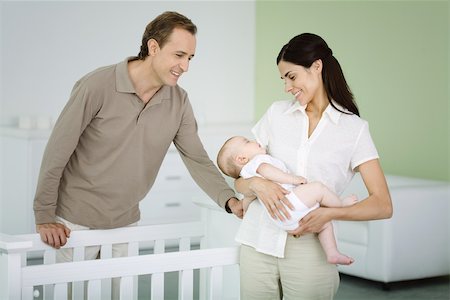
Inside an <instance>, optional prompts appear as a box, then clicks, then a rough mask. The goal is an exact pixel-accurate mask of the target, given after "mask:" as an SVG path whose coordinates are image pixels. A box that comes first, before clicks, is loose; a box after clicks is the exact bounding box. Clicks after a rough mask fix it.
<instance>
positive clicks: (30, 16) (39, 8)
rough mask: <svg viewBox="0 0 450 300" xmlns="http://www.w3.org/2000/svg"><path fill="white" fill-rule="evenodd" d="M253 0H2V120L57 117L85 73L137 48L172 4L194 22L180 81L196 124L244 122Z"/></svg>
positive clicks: (249, 96) (248, 109) (250, 99)
mask: <svg viewBox="0 0 450 300" xmlns="http://www.w3.org/2000/svg"><path fill="white" fill-rule="evenodd" d="M254 6H255V4H254V1H237V2H235V1H232V2H227V1H224V2H219V1H164V2H163V1H146V2H125V1H121V2H117V1H100V2H92V3H91V2H81V1H78V2H66V1H59V2H56V1H51V2H44V1H33V2H22V1H6V2H5V1H3V2H0V13H1V24H0V29H1V49H0V56H1V72H0V87H1V89H0V104H1V106H0V108H1V112H0V120H1V121H0V125H15V124H17V118H18V116H21V115H25V116H28V115H30V116H38V115H42V116H50V117H52V118H53V119H56V118H57V116H58V115H59V113H60V111H61V109H62V108H63V107H64V105H65V103H66V101H67V100H68V97H69V94H70V91H71V89H72V86H73V84H74V83H75V81H76V80H77V79H78V78H80V77H81V76H83V75H84V74H85V73H87V72H89V71H91V70H93V69H95V68H97V67H100V66H103V65H109V64H114V63H117V62H119V61H121V60H123V59H124V58H125V57H127V56H132V55H137V53H138V52H139V47H140V45H141V38H142V33H143V32H144V29H145V26H146V25H147V24H148V22H149V21H151V20H152V19H153V18H154V17H156V16H157V15H158V14H160V13H162V12H164V11H166V10H176V11H178V12H180V13H183V14H185V15H186V16H188V17H189V18H190V19H192V21H193V22H194V23H195V24H196V25H197V27H198V34H197V51H196V55H195V58H194V59H193V61H192V63H191V65H190V69H189V72H188V73H187V74H185V75H183V78H182V79H181V80H180V85H181V86H182V87H183V88H185V89H186V90H187V91H188V93H189V97H190V100H191V102H192V105H193V107H194V111H195V112H196V116H197V119H198V121H199V123H200V125H202V124H217V123H224V122H235V123H245V122H251V121H252V120H253V107H254V78H255V74H254V51H255V49H254V44H255V37H254V36H255V35H254V33H255V9H254Z"/></svg>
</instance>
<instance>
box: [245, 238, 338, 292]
mask: <svg viewBox="0 0 450 300" xmlns="http://www.w3.org/2000/svg"><path fill="white" fill-rule="evenodd" d="M240 273H241V299H242V300H251V299H255V300H262V299H267V300H276V299H281V298H283V299H285V300H330V299H333V297H334V295H335V294H336V292H337V289H338V287H339V274H338V271H337V268H336V266H335V265H332V264H329V263H328V262H327V260H326V256H325V253H324V251H323V249H322V246H321V245H320V243H319V240H318V238H317V235H316V234H307V235H304V236H301V237H300V238H294V237H293V236H290V235H289V236H288V238H287V241H286V249H285V258H277V257H274V256H271V255H266V254H262V253H259V252H257V251H256V250H255V249H254V248H252V247H249V246H246V245H242V246H241V253H240Z"/></svg>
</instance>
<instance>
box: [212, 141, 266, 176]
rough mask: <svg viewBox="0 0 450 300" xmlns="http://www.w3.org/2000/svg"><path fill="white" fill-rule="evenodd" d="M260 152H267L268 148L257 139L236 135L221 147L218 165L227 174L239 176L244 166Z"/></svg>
mask: <svg viewBox="0 0 450 300" xmlns="http://www.w3.org/2000/svg"><path fill="white" fill-rule="evenodd" d="M258 154H266V149H264V148H263V147H261V145H260V144H258V143H257V142H256V141H249V140H248V139H247V138H245V137H243V136H234V137H232V138H230V139H228V140H227V141H226V142H225V143H224V144H223V146H222V148H220V151H219V154H217V165H218V166H219V169H220V170H221V171H222V172H223V173H224V174H225V175H228V176H230V177H233V178H238V177H239V173H240V172H241V169H242V167H243V166H244V165H245V164H246V163H248V161H249V160H251V159H252V158H253V157H255V156H256V155H258Z"/></svg>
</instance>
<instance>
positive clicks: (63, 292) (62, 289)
mask: <svg viewBox="0 0 450 300" xmlns="http://www.w3.org/2000/svg"><path fill="white" fill-rule="evenodd" d="M53 299H67V283H58V284H55V291H54V298H53ZM75 299H82V298H75Z"/></svg>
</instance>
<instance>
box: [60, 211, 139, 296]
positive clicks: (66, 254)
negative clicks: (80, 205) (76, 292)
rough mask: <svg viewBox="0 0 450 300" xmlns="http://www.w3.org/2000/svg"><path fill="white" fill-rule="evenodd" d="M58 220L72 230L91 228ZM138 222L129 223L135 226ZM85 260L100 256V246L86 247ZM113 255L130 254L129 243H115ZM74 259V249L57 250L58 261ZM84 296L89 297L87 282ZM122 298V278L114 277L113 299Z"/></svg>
mask: <svg viewBox="0 0 450 300" xmlns="http://www.w3.org/2000/svg"><path fill="white" fill-rule="evenodd" d="M56 222H58V223H61V224H64V225H65V226H67V227H68V228H69V229H70V230H72V231H73V230H90V228H88V227H86V226H82V225H78V224H73V223H71V222H69V221H67V220H65V219H63V218H61V217H58V216H57V217H56ZM136 224H137V223H134V224H131V225H128V226H135V225H136ZM84 255H85V260H92V259H97V258H100V246H89V247H86V249H85V254H84ZM112 256H113V257H125V256H128V244H126V243H124V244H114V245H113V246H112ZM70 261H73V249H72V248H68V249H60V250H58V251H56V263H62V262H70ZM84 290H85V291H84V293H85V295H84V298H85V299H87V284H85V287H84ZM68 295H69V297H68V299H71V298H72V297H71V295H72V284H69V285H68ZM119 298H120V278H113V279H112V283H111V299H114V300H115V299H119Z"/></svg>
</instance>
